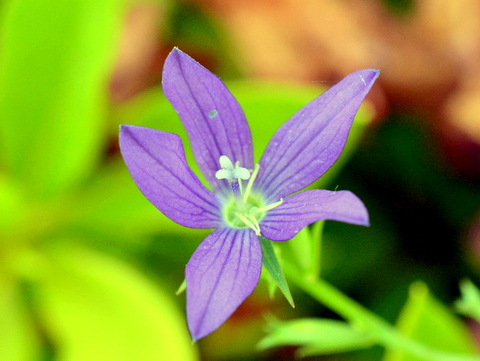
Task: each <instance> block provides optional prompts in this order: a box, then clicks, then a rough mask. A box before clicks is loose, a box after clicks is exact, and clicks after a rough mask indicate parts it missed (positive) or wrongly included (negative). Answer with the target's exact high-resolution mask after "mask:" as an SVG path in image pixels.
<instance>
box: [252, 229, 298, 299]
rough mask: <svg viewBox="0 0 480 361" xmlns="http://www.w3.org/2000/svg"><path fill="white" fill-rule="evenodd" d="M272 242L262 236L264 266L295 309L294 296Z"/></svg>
mask: <svg viewBox="0 0 480 361" xmlns="http://www.w3.org/2000/svg"><path fill="white" fill-rule="evenodd" d="M270 242H271V241H270V240H269V239H266V238H265V237H263V236H260V244H261V246H262V253H263V266H264V267H265V269H266V270H267V271H268V273H269V274H270V276H271V278H272V279H273V281H274V282H275V284H276V285H277V286H278V288H280V291H282V293H283V295H284V296H285V298H286V299H287V301H288V302H289V303H290V305H291V306H292V307H295V303H294V302H293V297H292V294H291V293H290V288H289V287H288V284H287V281H286V280H285V276H284V275H283V271H282V268H281V266H280V262H279V261H278V258H277V255H276V254H275V250H274V249H273V246H272V244H271V243H270ZM270 292H271V289H270Z"/></svg>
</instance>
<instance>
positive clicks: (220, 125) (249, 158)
mask: <svg viewBox="0 0 480 361" xmlns="http://www.w3.org/2000/svg"><path fill="white" fill-rule="evenodd" d="M162 84H163V92H164V93H165V96H166V97H167V98H168V100H169V101H170V102H171V103H172V105H173V107H174V108H175V110H176V111H177V113H178V115H179V116H180V119H181V120H182V122H183V125H184V126H185V129H186V130H187V133H188V136H189V138H190V142H191V144H192V149H193V152H194V154H195V158H196V160H197V163H198V165H199V167H200V169H201V170H202V172H203V174H204V175H205V177H206V179H207V180H208V182H209V183H210V185H211V186H212V187H213V189H215V190H217V191H221V190H223V189H225V188H227V187H228V186H227V184H228V183H227V181H226V180H219V179H217V178H216V177H215V172H216V171H217V170H219V169H220V164H219V162H218V160H219V158H220V156H221V155H226V156H227V157H229V158H230V159H231V160H232V162H233V163H235V162H237V161H239V162H240V165H241V166H242V167H244V168H247V169H251V168H253V155H252V137H251V134H250V128H249V127H248V124H247V121H246V119H245V115H244V113H243V111H242V108H241V107H240V105H239V104H238V102H237V101H236V99H235V98H234V97H233V95H232V94H231V93H230V92H229V91H228V89H227V88H226V87H225V84H223V82H222V81H221V80H220V78H218V77H217V76H216V75H214V74H212V73H211V72H210V71H208V70H207V69H205V68H204V67H203V66H201V65H200V64H199V63H197V62H196V61H195V60H193V59H192V58H190V57H189V56H188V55H186V54H185V53H183V52H182V51H180V50H178V49H173V51H172V52H171V53H170V55H169V56H168V57H167V59H166V61H165V66H164V68H163V80H162Z"/></svg>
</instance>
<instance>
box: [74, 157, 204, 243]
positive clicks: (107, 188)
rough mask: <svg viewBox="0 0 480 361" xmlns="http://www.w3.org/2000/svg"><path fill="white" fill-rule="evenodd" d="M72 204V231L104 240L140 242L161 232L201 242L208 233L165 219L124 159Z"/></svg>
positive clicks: (103, 171) (81, 192) (102, 174)
mask: <svg viewBox="0 0 480 361" xmlns="http://www.w3.org/2000/svg"><path fill="white" fill-rule="evenodd" d="M69 204H70V210H69V214H70V218H69V221H68V222H69V225H70V226H71V227H76V228H77V229H78V228H79V227H80V228H81V229H83V230H88V231H91V232H96V233H98V234H102V235H103V236H104V238H105V237H108V238H114V239H116V240H133V239H136V240H139V239H140V238H141V237H144V236H150V235H152V234H155V233H159V232H162V233H163V234H168V233H170V234H175V235H185V236H189V237H196V238H199V239H202V238H203V237H204V236H206V234H208V232H209V231H208V230H198V229H192V228H186V227H183V226H181V225H179V224H177V223H175V222H173V221H172V220H170V219H168V218H167V217H166V216H164V215H163V214H162V213H161V212H160V211H159V210H158V209H157V208H155V206H154V205H153V204H151V203H150V202H149V201H148V200H147V199H146V198H145V196H144V195H143V194H142V193H141V192H140V190H139V189H138V188H137V186H136V185H135V183H134V182H133V180H132V177H131V176H130V174H129V173H128V171H127V167H126V166H125V163H124V162H123V160H121V159H118V160H117V161H116V162H112V163H111V164H109V165H108V166H106V167H103V168H102V170H101V172H100V173H98V175H97V177H95V179H92V180H91V182H90V183H89V184H88V185H87V186H86V187H85V188H84V189H82V190H81V191H80V192H78V193H76V194H75V195H74V196H73V197H72V199H71V200H70V203H69Z"/></svg>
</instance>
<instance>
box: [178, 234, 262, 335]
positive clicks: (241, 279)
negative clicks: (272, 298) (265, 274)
mask: <svg viewBox="0 0 480 361" xmlns="http://www.w3.org/2000/svg"><path fill="white" fill-rule="evenodd" d="M261 270H262V251H261V249H260V241H259V239H258V236H256V235H255V233H254V232H253V231H252V230H251V229H232V228H222V229H219V230H216V231H215V232H213V233H212V234H210V235H209V236H208V237H207V238H205V240H204V241H203V242H202V243H201V244H200V245H199V246H198V248H197V249H196V251H195V252H194V253H193V255H192V258H190V261H189V262H188V264H187V267H186V269H185V276H186V280H187V320H188V328H189V329H190V333H191V335H192V338H193V339H194V340H198V339H200V338H202V337H204V336H206V335H208V334H209V333H211V332H213V331H215V330H216V329H217V328H218V327H219V326H220V325H222V323H224V322H225V321H226V320H227V318H228V317H230V315H231V314H232V313H233V312H234V311H235V310H236V309H237V307H238V306H239V305H240V304H241V303H242V302H243V301H244V300H245V298H247V297H248V296H249V295H250V294H251V293H252V292H253V290H254V289H255V286H256V285H257V283H258V280H259V278H260V272H261Z"/></svg>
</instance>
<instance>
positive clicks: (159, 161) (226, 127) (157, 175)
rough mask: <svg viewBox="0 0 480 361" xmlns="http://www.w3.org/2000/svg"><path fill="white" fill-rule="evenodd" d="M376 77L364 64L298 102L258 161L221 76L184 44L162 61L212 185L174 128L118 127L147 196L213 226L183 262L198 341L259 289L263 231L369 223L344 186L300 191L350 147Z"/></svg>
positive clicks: (182, 220) (191, 223) (280, 236)
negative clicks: (349, 140) (187, 155)
mask: <svg viewBox="0 0 480 361" xmlns="http://www.w3.org/2000/svg"><path fill="white" fill-rule="evenodd" d="M377 76H378V71H377V70H372V69H367V70H360V71H357V72H355V73H352V74H350V75H348V76H347V77H346V78H345V79H343V80H342V81H341V82H339V83H338V84H337V85H335V86H333V87H332V88H330V89H329V90H328V91H326V92H325V93H323V94H322V95H321V96H319V97H318V98H316V99H315V100H313V101H311V102H310V103H309V104H307V105H306V106H305V107H303V108H302V109H300V110H299V111H298V112H297V113H296V114H295V115H294V116H293V117H292V118H291V119H290V120H288V121H287V122H286V123H285V124H283V125H282V126H281V127H280V129H279V130H278V131H277V132H276V133H275V135H274V136H273V138H272V139H271V140H270V143H269V144H268V146H267V148H266V150H265V153H264V154H263V156H262V158H261V160H260V163H259V164H258V165H255V164H254V162H253V153H252V139H251V134H250V129H249V127H248V124H247V121H246V119H245V116H244V114H243V111H242V109H241V108H240V105H239V104H238V102H237V101H236V100H235V98H234V97H233V95H232V94H231V93H230V92H229V91H228V89H227V88H226V87H225V85H224V84H223V83H222V81H221V80H220V79H219V78H218V77H217V76H215V75H214V74H212V73H210V72H209V71H208V70H207V69H205V68H204V67H202V66H201V65H200V64H198V63H197V62H196V61H195V60H193V59H192V58H190V57H189V56H188V55H186V54H184V53H183V52H181V51H180V50H178V49H174V50H173V51H172V52H171V53H170V55H169V56H168V58H167V59H166V61H165V66H164V70H163V82H162V83H163V91H164V93H165V95H166V97H167V98H168V99H169V101H170V102H171V103H172V105H173V107H174V108H175V110H176V111H177V113H178V114H179V116H180V119H181V120H182V122H183V124H184V126H185V128H186V130H187V132H188V136H189V138H190V142H191V144H192V148H193V152H194V155H195V158H196V160H197V163H198V165H199V167H200V169H201V170H202V172H203V174H204V175H205V177H206V179H207V181H208V182H209V184H210V186H211V187H212V189H213V191H212V190H209V189H207V188H206V187H205V186H204V185H202V183H201V182H200V181H199V179H198V178H197V176H196V175H195V174H194V173H193V172H192V171H191V170H190V168H189V167H188V165H187V162H186V160H185V154H184V150H183V145H182V141H181V140H180V137H179V136H178V135H176V134H172V133H167V132H162V131H159V130H155V129H150V128H144V127H139V126H133V125H122V127H121V130H120V147H121V151H122V155H123V158H124V160H125V163H126V164H127V167H128V169H129V171H130V173H131V175H132V177H133V179H134V181H135V183H136V184H137V186H138V187H139V188H140V190H141V191H142V193H143V194H144V195H145V197H147V198H148V200H149V201H150V202H152V203H153V204H154V205H155V206H156V207H157V208H158V209H159V210H160V211H161V212H162V213H164V214H165V215H166V216H167V217H169V218H170V219H172V220H173V221H175V222H177V223H179V224H181V225H183V226H186V227H191V228H212V229H215V230H214V231H213V232H212V233H211V234H210V235H209V236H207V238H205V240H203V242H202V243H201V244H200V245H199V246H198V248H197V249H196V251H195V252H194V253H193V255H192V257H191V258H190V261H189V262H188V264H187V266H186V269H185V276H186V282H187V320H188V327H189V330H190V333H191V335H192V338H193V339H194V340H198V339H200V338H202V337H204V336H206V335H208V334H209V333H211V332H213V331H214V330H215V329H217V328H218V327H219V326H220V325H221V324H222V323H223V322H225V320H226V319H227V318H228V317H229V316H230V315H231V314H232V313H233V312H234V311H235V309H236V308H237V307H238V306H239V305H240V304H241V303H242V302H243V301H244V300H245V298H247V297H248V296H249V295H250V294H251V293H252V291H253V290H254V288H255V287H256V285H257V283H258V280H259V277H260V272H261V269H262V251H261V247H260V241H259V236H260V235H262V236H264V237H265V238H267V239H270V240H273V241H286V240H289V239H291V238H292V237H293V236H295V234H297V233H298V232H299V231H300V230H301V229H302V228H303V227H305V226H307V225H309V224H311V223H313V222H316V221H318V220H322V219H330V220H336V221H342V222H348V223H353V224H359V225H368V222H369V221H368V212H367V210H366V208H365V206H364V205H363V203H362V202H361V201H360V200H359V199H358V198H357V197H356V196H355V195H354V194H353V193H351V192H348V191H335V192H333V191H327V190H307V191H303V192H300V193H297V194H294V195H292V194H293V193H295V192H298V191H300V190H302V189H303V188H305V187H306V186H308V185H309V184H311V183H313V182H314V181H315V180H317V179H318V178H319V177H320V176H322V175H323V174H324V173H325V172H326V171H327V169H329V168H330V167H331V166H332V164H333V163H334V162H335V161H336V160H337V158H338V157H339V155H340V153H341V152H342V150H343V147H344V145H345V142H346V139H347V136H348V132H349V130H350V127H351V124H352V120H353V117H354V115H355V113H356V112H357V110H358V108H359V106H360V104H361V102H362V101H363V99H364V97H365V95H366V94H367V92H368V91H369V90H370V88H371V86H372V85H373V82H374V81H375V79H376V78H377Z"/></svg>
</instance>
